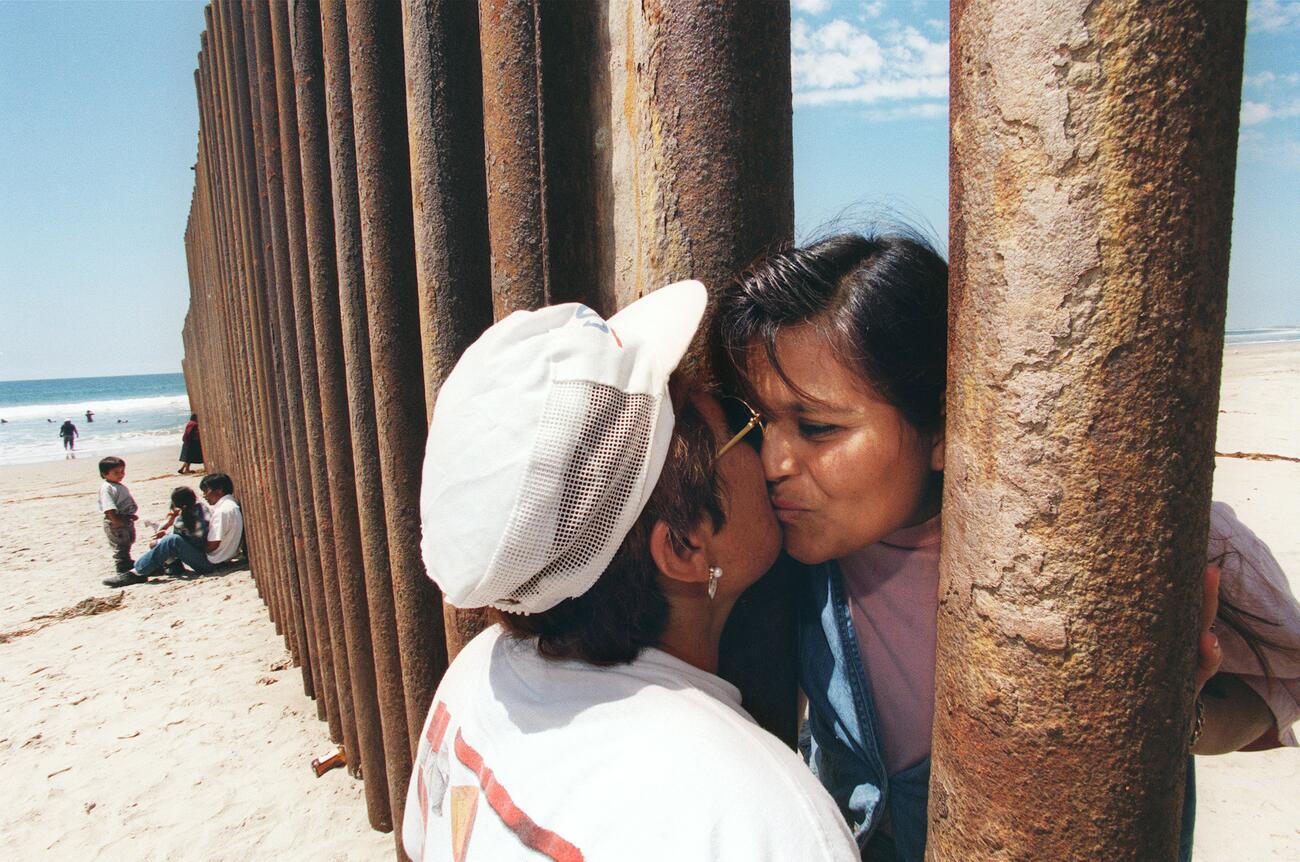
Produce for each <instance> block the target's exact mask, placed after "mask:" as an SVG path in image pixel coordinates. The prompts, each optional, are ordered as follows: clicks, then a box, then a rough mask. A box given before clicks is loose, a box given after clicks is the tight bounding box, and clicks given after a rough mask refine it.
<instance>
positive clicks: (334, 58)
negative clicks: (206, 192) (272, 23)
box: [291, 0, 411, 844]
mask: <svg viewBox="0 0 1300 862" xmlns="http://www.w3.org/2000/svg"><path fill="white" fill-rule="evenodd" d="M317 10H319V11H318V12H317ZM291 11H292V13H293V15H292V18H291V23H292V25H293V29H292V34H291V35H292V40H293V57H294V68H295V70H296V78H297V80H298V81H299V88H298V100H299V104H313V105H314V104H315V103H314V102H311V101H310V100H309V98H310V97H309V95H308V85H309V84H310V83H311V81H313V80H315V79H317V78H318V77H319V78H320V79H322V80H323V82H324V91H325V92H324V96H325V107H326V110H325V112H324V116H325V118H326V120H327V124H328V130H329V161H330V182H331V188H332V191H333V201H334V211H333V223H334V247H335V263H336V272H337V278H338V290H339V318H340V324H341V326H342V339H343V361H344V369H345V371H346V375H347V387H348V416H349V418H350V419H351V422H352V427H351V433H352V455H353V460H354V462H355V463H356V465H357V469H356V490H357V515H358V519H359V522H360V531H361V553H362V557H363V559H364V561H365V579H366V601H367V608H368V611H369V615H370V634H371V639H372V643H373V646H374V660H375V681H376V686H377V689H378V698H379V708H380V720H381V722H382V725H383V731H384V734H383V735H384V755H385V767H386V770H387V772H386V774H387V777H388V787H389V802H390V806H391V809H392V816H393V832H394V835H395V840H397V841H398V842H399V844H400V841H401V833H402V813H403V806H404V804H405V800H406V786H407V781H408V780H409V778H410V774H411V743H410V736H409V734H408V732H407V721H406V716H407V710H406V700H405V693H404V691H403V686H402V668H401V654H400V652H399V650H398V636H397V612H396V608H395V606H394V598H393V583H392V572H391V569H390V565H389V553H388V528H387V521H386V518H385V515H384V491H383V485H382V483H381V477H380V471H379V470H376V469H374V465H376V464H378V463H379V461H380V456H379V433H378V429H377V428H376V421H375V404H374V402H375V396H374V380H373V375H372V369H371V363H370V327H369V323H368V320H367V310H366V283H365V279H366V275H365V268H364V266H363V260H362V258H363V254H362V240H361V200H360V194H359V192H358V185H357V169H356V147H355V141H354V137H353V128H352V85H351V75H350V69H349V63H348V24H347V14H346V10H345V9H344V6H343V2H342V0H326V2H325V3H324V4H322V5H320V6H319V7H318V6H317V5H316V3H315V2H313V0H303V2H301V3H298V4H295V6H294V8H293V9H292V10H291ZM314 12H315V13H316V17H315V20H314V21H313V20H311V19H310V17H309V16H310V15H311V14H312V13H314ZM322 62H323V64H324V75H323V76H319V72H318V69H319V67H320V64H321V63H322ZM301 119H302V121H303V126H302V128H303V130H304V131H305V130H306V129H307V128H308V126H307V124H306V119H307V118H306V116H305V115H304V116H303V117H301ZM304 179H306V178H304ZM318 200H319V197H317V198H312V197H309V198H307V201H308V203H309V204H311V203H312V202H313V201H318ZM311 212H312V209H311V207H310V206H309V208H308V213H309V214H310V213H311ZM317 214H318V215H319V213H317Z"/></svg>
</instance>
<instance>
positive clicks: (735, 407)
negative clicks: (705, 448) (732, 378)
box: [713, 396, 766, 462]
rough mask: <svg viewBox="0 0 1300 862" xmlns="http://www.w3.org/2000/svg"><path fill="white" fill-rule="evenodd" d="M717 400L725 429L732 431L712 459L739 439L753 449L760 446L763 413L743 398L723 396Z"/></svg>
mask: <svg viewBox="0 0 1300 862" xmlns="http://www.w3.org/2000/svg"><path fill="white" fill-rule="evenodd" d="M718 400H719V402H720V403H721V404H722V415H723V416H725V417H726V420H727V430H729V431H730V432H731V433H732V437H731V439H730V440H728V441H727V442H726V443H724V444H723V446H722V448H721V449H719V450H718V453H717V454H716V455H714V456H713V460H714V461H715V462H716V461H717V460H718V459H719V458H721V457H722V456H723V455H725V454H727V452H729V451H731V447H733V446H735V445H736V444H737V443H739V442H740V441H741V440H744V441H745V442H746V443H748V444H749V445H750V446H753V447H754V448H755V449H760V448H762V446H763V431H764V428H765V425H766V423H765V422H764V421H763V415H762V414H761V413H759V412H758V411H757V410H755V409H754V408H753V407H750V406H749V403H748V402H747V401H744V400H743V399H740V398H733V397H730V396H723V397H722V398H720V399H718Z"/></svg>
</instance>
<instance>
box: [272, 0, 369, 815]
mask: <svg viewBox="0 0 1300 862" xmlns="http://www.w3.org/2000/svg"><path fill="white" fill-rule="evenodd" d="M272 17H274V20H272ZM255 31H256V33H257V36H258V38H257V45H258V51H259V55H261V60H260V62H261V63H262V64H263V68H264V72H265V73H269V75H270V76H271V79H272V81H271V82H267V83H266V86H267V87H270V86H271V85H272V82H274V84H275V85H276V93H277V100H278V102H277V112H278V130H279V135H280V150H281V152H280V155H281V158H282V166H283V173H284V196H285V211H286V219H287V222H286V227H287V242H288V248H289V258H290V262H291V267H292V270H293V273H292V282H293V286H294V294H295V300H296V302H297V303H299V304H300V305H301V306H303V307H304V308H305V310H306V311H308V312H309V313H310V316H311V327H310V330H308V328H307V327H306V325H305V324H300V325H299V332H298V334H299V344H300V346H302V345H305V344H306V339H307V337H308V335H310V337H311V339H312V342H311V344H310V351H307V350H302V351H300V361H301V362H302V363H303V364H304V388H306V387H307V386H308V385H315V386H316V388H317V391H318V393H319V401H315V400H314V399H313V411H312V414H311V415H309V416H308V429H309V432H310V433H309V435H308V439H309V442H310V444H311V449H312V452H313V455H312V458H313V473H314V481H313V485H314V487H315V488H318V489H322V490H324V489H328V493H327V494H322V495H321V496H319V497H318V498H317V500H316V511H317V515H318V518H319V519H320V522H321V523H322V524H326V523H327V524H328V525H329V530H328V533H327V532H326V531H324V530H322V532H321V534H320V541H321V550H322V559H323V561H324V562H325V566H324V573H325V575H326V585H327V588H328V590H329V592H328V594H327V598H328V599H329V606H328V608H327V610H329V612H330V625H331V629H332V632H333V642H334V644H335V646H336V650H335V654H336V655H339V658H340V663H339V664H338V665H336V669H338V668H346V669H347V674H346V679H345V681H346V683H347V696H348V706H349V711H350V713H351V716H352V721H351V724H352V728H351V730H350V731H349V726H348V724H346V723H345V725H344V738H345V740H346V744H347V746H348V748H347V750H348V751H349V752H351V754H350V756H349V758H348V761H349V762H348V769H349V771H350V772H351V773H352V774H353V775H354V776H358V777H361V776H364V777H366V778H367V779H369V780H368V781H367V782H366V787H365V794H366V806H367V812H368V814H369V818H370V823H371V826H373V827H374V828H376V829H379V830H381V831H388V830H390V829H391V828H392V819H391V814H390V809H389V799H388V786H387V779H386V772H387V770H386V768H385V765H384V755H383V737H382V733H381V730H380V725H379V713H378V704H377V702H376V700H375V679H374V659H373V656H372V653H371V641H370V633H369V631H368V630H366V628H365V627H364V626H359V625H358V623H359V622H360V621H361V620H364V616H365V587H364V583H365V581H364V574H363V572H362V570H361V550H360V541H359V538H358V537H357V521H356V503H355V491H354V489H353V487H352V485H353V481H354V478H353V474H352V460H351V443H350V441H349V439H348V416H347V389H346V386H345V384H344V375H343V369H342V363H341V358H342V357H341V351H342V346H341V343H340V338H339V322H338V285H337V281H336V279H335V277H334V266H333V242H332V241H330V240H331V239H332V233H333V225H332V224H331V223H329V222H328V221H327V222H326V224H324V225H314V227H316V229H317V230H320V231H322V232H323V233H324V234H325V236H323V237H320V238H318V239H317V241H316V243H315V244H316V246H317V248H316V250H315V251H314V252H313V251H312V250H311V249H310V248H309V244H310V243H309V238H308V224H307V221H306V215H305V209H304V200H303V172H302V161H301V158H300V154H299V130H298V108H297V94H296V90H295V82H294V78H293V63H292V57H291V56H290V50H291V49H290V45H289V21H288V10H287V8H286V7H285V5H284V4H275V8H274V9H270V8H263V9H262V10H261V11H260V12H259V14H258V17H257V26H256V28H255ZM315 86H316V88H317V94H318V95H319V94H320V93H321V91H320V89H319V88H320V76H319V75H317V76H316V82H315ZM317 119H318V125H317V126H316V127H315V128H314V129H313V130H312V133H313V135H314V140H312V141H309V142H308V146H311V147H314V148H315V150H316V153H315V154H314V155H313V156H312V158H314V159H315V161H314V162H313V163H312V167H313V169H314V170H315V171H316V172H317V176H318V178H319V179H321V180H325V181H326V182H327V180H328V162H327V160H326V153H325V148H324V145H325V139H324V122H323V118H320V117H318V118H317ZM325 188H326V189H328V186H327V185H326V186H325ZM316 193H318V191H317V190H313V194H316ZM322 246H323V248H322ZM308 353H310V360H309V359H308ZM309 361H310V362H311V363H313V365H314V367H313V368H312V380H311V381H310V384H309V383H308V381H307V379H306V373H305V369H306V365H307V363H308V362H309ZM340 460H342V462H343V469H340V466H339V462H340ZM336 497H338V498H340V499H338V500H336V499H335V498H336ZM358 585H360V605H359V608H358V606H357V593H358ZM340 645H342V646H343V647H344V648H345V650H344V652H343V653H342V654H340V650H339V649H337V647H338V646H340ZM341 694H342V687H340V695H341ZM349 733H351V738H349Z"/></svg>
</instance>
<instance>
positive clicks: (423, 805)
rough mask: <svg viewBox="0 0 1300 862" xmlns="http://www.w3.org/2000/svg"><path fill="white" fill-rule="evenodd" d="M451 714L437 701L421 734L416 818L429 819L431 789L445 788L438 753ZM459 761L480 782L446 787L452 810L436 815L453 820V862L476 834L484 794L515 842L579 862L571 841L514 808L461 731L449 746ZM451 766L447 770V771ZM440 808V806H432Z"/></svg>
mask: <svg viewBox="0 0 1300 862" xmlns="http://www.w3.org/2000/svg"><path fill="white" fill-rule="evenodd" d="M451 721H452V717H451V713H450V712H449V711H448V710H447V707H446V704H444V703H442V702H441V701H439V702H438V703H437V704H436V705H435V706H434V710H433V718H432V719H430V721H429V726H428V728H427V729H426V730H425V739H426V740H427V741H428V743H429V748H428V749H427V750H426V751H424V752H422V756H421V759H420V762H418V763H417V764H416V767H415V768H416V775H417V776H418V785H417V792H418V793H419V797H420V814H421V817H422V818H424V819H425V821H426V823H425V825H426V826H427V818H428V816H429V810H430V802H431V800H430V799H429V790H430V788H431V787H432V788H434V789H435V790H438V791H439V792H440V785H441V787H445V786H446V780H447V778H448V776H447V775H444V774H441V770H440V767H439V755H440V754H441V752H442V746H443V743H444V742H445V741H446V737H447V730H448V729H449V726H450V725H451ZM451 748H452V751H454V753H455V757H456V759H457V760H458V761H460V763H461V764H462V765H463V766H464V767H465V768H466V769H468V770H469V771H470V772H471V773H473V774H474V775H475V776H476V777H477V778H478V786H477V787H476V786H474V785H471V784H456V785H452V786H451V788H449V796H450V809H451V810H450V811H440V813H441V814H442V816H450V818H451V821H450V823H451V829H450V833H451V848H450V849H451V853H452V858H453V859H454V860H455V862H465V859H466V853H467V852H468V849H469V842H470V837H471V836H472V835H473V832H474V822H475V817H476V815H477V812H478V799H479V796H480V795H481V796H483V797H485V798H486V799H487V803H488V806H489V807H490V808H491V809H492V811H493V812H494V813H495V814H496V816H497V818H498V819H499V821H500V822H501V824H502V825H503V826H505V827H506V828H507V829H508V830H510V832H511V833H512V834H513V835H514V836H515V838H516V839H517V840H518V841H519V842H520V843H521V844H523V845H524V846H525V847H528V848H529V849H531V850H535V851H537V852H538V853H541V854H542V855H544V856H545V857H546V858H548V859H551V860H554V862H582V860H583V856H582V851H581V850H579V849H578V848H577V847H575V846H574V845H573V844H572V843H570V842H569V841H566V840H565V839H564V838H562V837H560V836H559V835H557V834H556V833H554V832H552V831H551V830H549V829H547V828H545V827H543V826H541V825H539V824H538V823H537V822H536V821H535V820H533V818H532V817H530V816H528V814H527V813H526V812H525V811H524V810H523V809H521V808H520V807H519V806H518V805H516V804H515V801H514V799H512V798H511V796H510V792H509V791H508V790H506V788H505V787H504V786H503V785H502V784H501V782H500V781H498V780H497V777H496V775H495V774H494V773H493V771H492V769H491V768H490V767H489V766H488V765H487V763H486V762H485V761H484V759H483V755H481V754H480V753H479V752H478V751H477V750H476V749H475V748H474V747H473V746H471V745H470V744H469V743H468V742H466V741H465V737H464V735H463V734H462V733H461V731H460V729H459V728H457V729H456V739H455V742H454V743H453V744H452V746H451ZM449 769H450V767H448V770H449ZM436 807H437V808H438V809H441V808H442V806H441V805H440V804H436Z"/></svg>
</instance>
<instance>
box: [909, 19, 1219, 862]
mask: <svg viewBox="0 0 1300 862" xmlns="http://www.w3.org/2000/svg"><path fill="white" fill-rule="evenodd" d="M952 11H953V15H952V149H951V157H952V202H953V203H952V206H953V211H952V234H951V240H950V242H951V249H952V259H953V260H952V263H953V266H952V293H951V306H950V332H951V335H950V358H949V369H950V370H949V381H950V384H949V394H948V429H947V435H948V436H947V469H946V471H945V475H946V481H945V488H944V494H945V499H944V506H943V512H944V516H943V517H944V536H943V564H942V582H941V587H940V598H941V606H940V611H939V641H938V672H937V694H936V698H937V699H936V704H935V726H934V755H933V757H934V759H933V773H932V778H931V791H930V839H929V841H930V843H929V850H928V858H930V859H969V858H995V859H1007V860H1018V859H1026V860H1027V859H1060V860H1071V859H1078V860H1083V859H1097V858H1106V859H1133V860H1139V859H1140V860H1152V859H1174V858H1176V854H1177V848H1178V827H1179V815H1180V811H1181V803H1182V796H1183V780H1184V767H1185V764H1186V758H1187V740H1188V732H1189V728H1190V725H1191V721H1190V719H1191V700H1192V697H1191V695H1192V691H1191V686H1192V674H1193V670H1194V665H1195V658H1196V656H1195V652H1196V642H1197V628H1198V626H1197V618H1198V614H1199V608H1200V595H1201V585H1202V571H1203V567H1204V563H1205V546H1206V531H1207V529H1208V520H1209V519H1208V512H1209V503H1210V485H1211V473H1212V470H1213V441H1214V435H1215V420H1216V413H1217V403H1218V385H1217V381H1218V379H1219V371H1220V361H1221V355H1222V342H1223V325H1224V309H1225V301H1226V283H1227V273H1228V243H1229V236H1230V233H1231V215H1232V198H1233V175H1234V165H1235V163H1236V142H1237V118H1238V112H1239V100H1240V91H1241V75H1242V49H1243V42H1244V28H1245V21H1244V18H1245V6H1244V4H1240V3H1221V2H1218V0H1191V2H1180V3H1155V4H1153V3H1139V2H1136V0H1102V2H1087V0H1057V1H1056V2H1050V3H1043V2H1034V3H1029V2H1016V3H1011V4H1008V3H1007V2H992V0H962V2H956V3H954V4H953V10H952Z"/></svg>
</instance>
